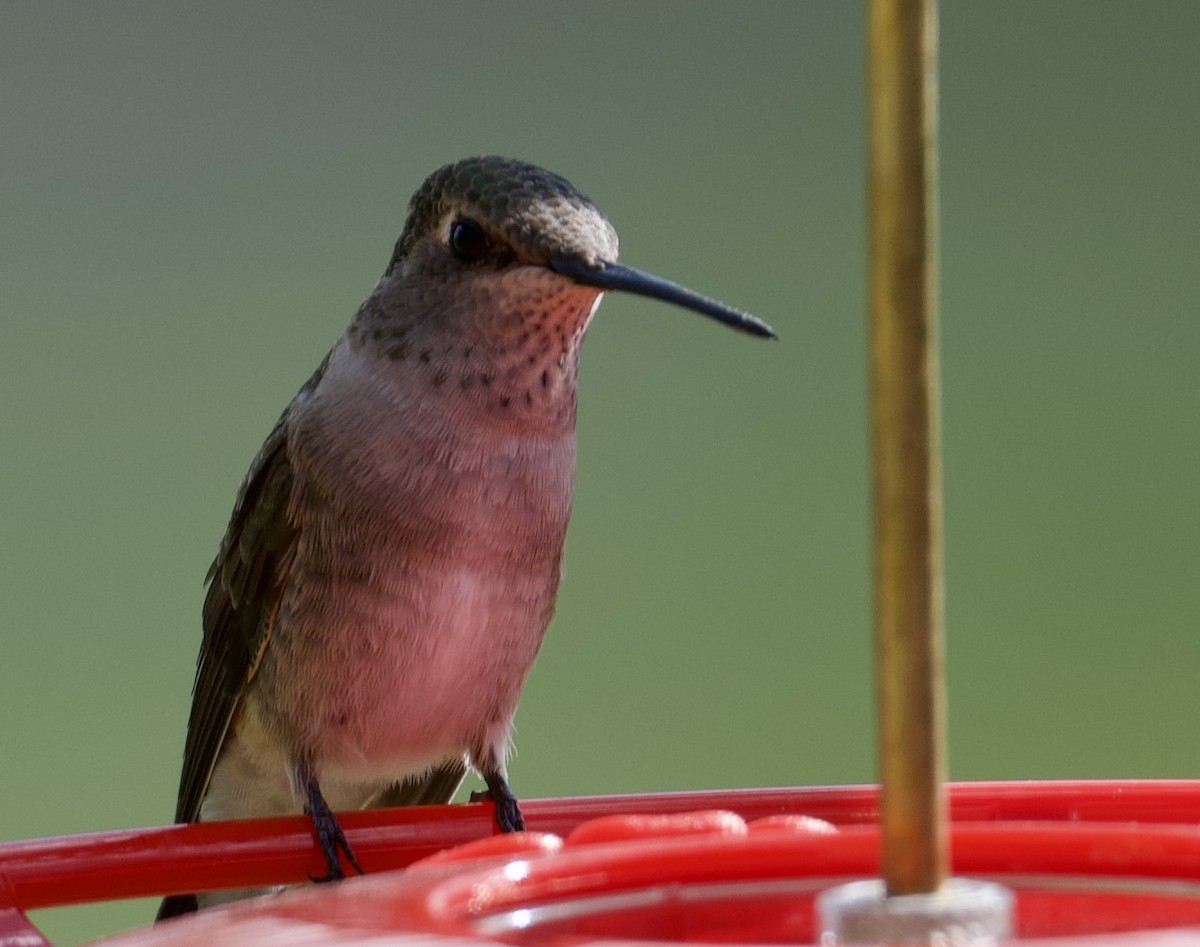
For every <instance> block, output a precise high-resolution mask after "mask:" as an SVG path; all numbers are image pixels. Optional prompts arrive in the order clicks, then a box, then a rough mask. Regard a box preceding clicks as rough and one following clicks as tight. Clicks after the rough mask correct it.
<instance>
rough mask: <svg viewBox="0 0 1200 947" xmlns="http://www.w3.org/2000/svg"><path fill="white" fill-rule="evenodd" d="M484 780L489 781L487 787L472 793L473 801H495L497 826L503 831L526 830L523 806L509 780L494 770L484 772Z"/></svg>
mask: <svg viewBox="0 0 1200 947" xmlns="http://www.w3.org/2000/svg"><path fill="white" fill-rule="evenodd" d="M483 781H484V782H485V783H487V789H486V790H485V791H483V792H473V793H471V801H472V802H488V801H490V802H493V803H495V805H496V812H495V816H496V828H498V829H499V830H500V831H501V832H504V833H508V832H524V831H525V817H524V816H522V815H521V807H520V806H518V805H517V797H516V796H514V795H513V791H512V789H510V788H509V785H508V780H506V779H505V778H504V777H503V776H501V775H500V774H499V773H497V772H496V771H494V770H487V771H485V772H484V773H483Z"/></svg>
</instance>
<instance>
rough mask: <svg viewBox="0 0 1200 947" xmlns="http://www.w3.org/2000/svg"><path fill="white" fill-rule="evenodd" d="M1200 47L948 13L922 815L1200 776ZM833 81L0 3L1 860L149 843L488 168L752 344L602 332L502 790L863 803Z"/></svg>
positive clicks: (720, 52) (642, 307) (854, 379)
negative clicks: (355, 352) (1032, 794)
mask: <svg viewBox="0 0 1200 947" xmlns="http://www.w3.org/2000/svg"><path fill="white" fill-rule="evenodd" d="M1198 47H1200V4H1197V3H1195V2H1194V0H1179V2H1159V3H1149V4H1129V3H1116V2H1099V3H1097V2H1083V0H1077V2H1054V3H1044V2H1033V0H1030V2H1021V3H985V2H965V3H949V4H946V6H945V9H944V10H943V13H942V49H943V53H942V69H941V73H942V93H941V103H942V113H941V114H942V121H941V125H942V127H941V141H942V153H941V237H942V270H943V275H942V314H943V340H942V341H943V345H942V355H943V376H944V459H945V488H946V550H947V569H946V572H947V582H948V593H947V625H948V634H949V676H950V680H949V688H950V696H951V714H950V729H951V755H950V767H951V773H952V775H953V776H954V777H955V778H958V779H979V778H1050V777H1103V776H1109V777H1131V776H1197V775H1200V748H1198V746H1197V738H1196V726H1195V719H1196V714H1197V695H1198V694H1200V688H1198V687H1197V685H1198V684H1200V635H1198V632H1200V539H1198V538H1197V537H1198V535H1200V372H1198V371H1197V361H1198V356H1200V290H1198V288H1197V285H1198V271H1200V266H1198V264H1200V252H1198V251H1200V238H1198V230H1197V210H1198V208H1200V183H1198V177H1200V176H1198V174H1197V169H1198V168H1200V134H1198V133H1197V122H1196V116H1197V111H1196V109H1197V102H1198V101H1200V66H1198V65H1197V58H1196V49H1197V48H1198ZM861 48H862V12H861V9H860V6H859V4H857V3H841V2H824V3H794V2H786V3H754V4H736V5H735V4H730V5H728V6H724V5H717V4H695V3H676V4H647V3H644V2H634V3H614V2H605V3H596V4H569V5H558V4H542V5H525V4H522V5H515V4H489V5H482V4H481V5H478V6H476V5H464V4H443V3H438V4H432V3H430V4H421V5H397V4H383V3H374V4H366V3H363V4H355V5H335V4H329V5H321V4H312V3H307V4H305V3H287V4H283V3H277V4H274V5H243V4H241V3H228V4H223V5H218V4H196V3H186V4H185V3H141V4H137V3H108V4H84V3H80V4H76V5H62V4H49V3H40V4H36V5H35V4H32V3H30V4H18V3H15V2H10V3H6V4H4V5H3V6H0V200H2V202H3V203H2V206H0V317H2V321H0V385H2V386H3V396H2V398H0V423H2V424H3V431H2V441H0V475H2V477H3V480H2V483H0V535H2V540H0V636H2V641H0V644H2V650H0V724H2V725H0V802H2V805H0V838H19V837H26V836H37V835H49V834H59V833H68V832H83V831H90V830H97V829H106V828H115V827H121V826H136V825H148V824H155V823H163V822H166V821H167V820H168V819H169V818H170V815H171V812H172V809H173V804H174V795H175V785H176V779H177V774H178V765H179V758H180V753H181V748H182V743H183V730H184V724H185V720H186V715H187V709H188V703H189V689H190V686H191V678H192V672H193V662H194V658H195V652H196V647H197V644H198V641H199V606H200V601H201V595H202V589H201V579H202V577H203V575H204V572H205V569H206V567H207V565H208V562H209V560H210V558H211V556H212V555H213V552H214V550H215V548H216V544H217V541H218V539H219V538H220V535H221V533H222V531H223V529H224V526H225V522H226V518H227V516H228V513H229V509H230V506H231V503H232V500H233V496H234V492H235V490H236V487H237V485H238V482H239V480H240V478H241V476H242V474H243V472H244V471H245V469H246V467H247V465H248V464H249V461H250V459H251V457H252V456H253V455H254V452H255V451H256V449H257V447H258V445H259V443H260V442H261V440H262V438H263V437H264V436H265V435H266V433H267V431H268V430H269V429H270V426H271V424H272V422H273V421H274V419H275V418H276V416H277V414H278V412H279V411H280V410H281V408H282V407H283V406H284V405H285V404H286V403H287V401H288V399H289V398H290V397H291V395H292V394H293V392H294V391H295V389H296V388H297V387H298V386H299V385H300V384H301V383H302V382H303V381H304V380H305V378H306V377H307V376H308V374H309V373H310V371H311V370H312V369H313V367H315V365H316V364H317V362H318V361H319V360H320V358H321V357H322V355H323V354H324V352H325V350H326V349H327V347H328V346H329V345H330V344H331V343H332V341H333V340H334V339H335V338H336V337H337V336H338V335H339V334H340V333H341V331H342V328H343V327H344V325H345V323H346V321H347V320H348V319H349V317H350V315H351V314H352V313H353V312H354V310H355V308H356V307H357V305H358V303H359V302H360V301H361V299H362V298H363V297H364V296H365V295H366V293H367V292H368V291H369V290H370V288H371V287H372V286H373V285H374V282H375V280H376V279H377V278H378V276H379V274H380V273H381V272H382V270H383V267H384V265H385V263H386V261H387V259H388V256H389V253H390V251H391V246H392V243H393V241H394V240H395V237H396V235H397V234H398V232H399V230H400V227H401V224H402V221H403V214H404V208H405V205H406V202H407V200H408V197H409V195H410V194H411V193H412V191H413V190H414V189H415V188H416V187H417V185H418V184H420V182H421V180H422V179H423V178H424V176H425V175H426V174H427V173H428V172H429V171H431V170H433V169H434V168H435V167H437V166H439V165H440V164H442V163H444V162H446V161H450V160H453V159H455V158H458V157H461V156H464V155H468V154H476V153H501V154H508V155H512V156H517V157H521V158H524V159H527V160H530V161H534V162H536V163H539V164H543V165H545V166H547V167H550V168H552V169H553V170H555V171H558V172H559V173H561V174H563V175H564V176H566V177H567V178H569V179H570V180H571V181H573V182H574V183H575V184H577V185H578V186H579V187H580V188H581V189H582V190H584V192H585V193H587V194H589V195H590V196H591V197H592V198H594V199H595V201H596V202H597V203H598V204H599V206H600V207H602V208H603V209H604V210H605V211H606V213H607V214H608V215H609V217H610V218H611V219H612V220H613V222H614V223H615V225H616V226H617V228H618V230H619V231H620V233H621V236H622V258H623V259H624V260H626V261H627V262H629V263H631V264H633V265H635V266H640V267H644V268H647V269H650V270H652V271H655V272H658V273H661V274H663V275H665V276H669V277H672V278H675V279H678V280H680V281H682V282H684V283H686V284H689V285H691V286H694V287H695V288H697V289H700V290H702V291H706V292H709V293H712V294H713V295H716V296H718V297H719V298H722V299H725V300H728V301H730V302H734V303H737V304H739V305H741V306H743V307H745V308H748V309H750V310H752V311H754V312H756V313H758V314H760V315H762V316H763V317H764V318H766V319H768V320H769V321H770V322H772V323H773V324H774V325H775V327H776V329H778V331H779V334H780V336H781V339H782V341H781V342H779V343H778V344H776V345H769V344H764V343H759V342H756V341H753V340H750V339H747V338H743V337H739V336H736V335H734V334H732V333H729V332H727V331H724V330H722V329H720V328H719V327H717V326H715V325H713V324H711V323H708V322H707V321H705V320H701V319H699V318H697V317H694V316H691V315H688V314H685V313H683V312H679V311H673V310H671V309H668V308H666V307H664V306H662V305H660V304H655V303H652V302H646V301H640V300H634V299H631V298H610V299H609V300H607V301H606V302H605V304H604V306H603V308H602V310H601V312H600V315H599V317H598V318H597V320H596V322H595V323H594V326H593V329H592V332H591V333H590V336H589V340H588V344H587V346H586V350H585V355H584V359H583V379H582V390H581V398H580V413H579V432H580V466H579V479H578V486H577V498H576V512H575V518H574V522H573V524H572V529H571V533H570V541H569V546H568V571H567V577H566V580H565V583H564V586H563V589H562V595H561V597H560V602H559V611H558V617H557V619H556V621H555V623H554V625H553V627H552V629H551V633H550V636H549V638H548V640H547V643H546V646H545V648H544V650H543V652H542V655H541V657H540V659H539V662H538V665H537V667H536V669H535V670H534V673H533V675H532V677H531V679H530V681H529V685H528V687H527V689H526V692H525V696H524V700H523V702H522V705H521V710H520V713H519V715H518V721H517V724H518V733H517V745H518V750H519V753H518V755H517V756H516V758H515V759H514V761H513V764H512V777H513V784H514V786H515V788H516V790H517V792H518V794H520V795H522V796H525V797H536V796H544V795H558V794H583V793H599V792H619V791H632V790H653V789H684V788H693V787H694V788H700V787H732V786H756V785H776V784H820V783H846V782H860V781H868V780H871V779H872V778H873V776H874V754H873V748H872V730H873V719H872V718H873V708H872V683H871V671H870V650H869V644H870V581H869V568H868V561H869V560H868V552H867V549H868V546H867V544H868V522H869V509H868V495H867V466H866V464H867V456H866V443H867V433H866V409H865V382H866V377H865V366H866V350H865V332H864V300H865V286H864V271H865V267H864V247H865V235H864V223H863V221H864V205H863V184H864V167H863V144H864V131H863V129H864V103H863V72H864V70H863V62H862V51H861ZM151 910H152V907H151V905H150V904H149V903H140V904H134V905H129V904H126V905H116V906H108V907H104V908H97V907H89V908H84V909H73V910H71V911H63V912H52V913H44V914H43V913H39V914H38V915H37V918H38V920H39V921H40V922H41V923H42V924H43V925H44V929H45V930H46V931H47V933H48V934H50V935H51V936H53V937H55V938H57V939H61V940H62V941H63V942H67V941H71V940H73V939H78V938H81V937H84V936H88V935H95V934H98V933H100V932H103V931H105V930H112V929H115V928H118V927H122V926H129V925H134V924H139V923H144V922H145V921H147V920H148V918H149V914H150V912H151Z"/></svg>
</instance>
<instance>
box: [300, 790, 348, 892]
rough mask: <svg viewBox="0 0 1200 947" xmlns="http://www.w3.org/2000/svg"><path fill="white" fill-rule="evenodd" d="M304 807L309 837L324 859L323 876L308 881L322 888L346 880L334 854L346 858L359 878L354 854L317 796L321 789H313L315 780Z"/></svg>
mask: <svg viewBox="0 0 1200 947" xmlns="http://www.w3.org/2000/svg"><path fill="white" fill-rule="evenodd" d="M307 789H308V805H306V806H305V807H304V808H305V810H306V811H307V812H308V814H309V816H310V817H311V818H312V823H313V834H315V835H316V837H317V845H318V847H320V849H321V854H322V856H324V858H325V867H326V872H325V874H323V875H309V876H308V877H309V878H310V879H311V880H312V881H313V882H315V883H317V884H324V883H325V882H329V881H341V880H342V879H343V878H345V877H346V872H345V870H344V869H343V868H342V863H341V859H340V858H339V857H338V853H339V852H341V854H342V855H345V856H346V861H348V862H349V863H350V865H351V867H352V868H353V869H354V870H355V871H356V872H358V873H359V874H360V875H361V874H362V873H363V870H362V868H361V867H360V866H359V864H358V859H357V858H355V857H354V851H353V849H351V848H350V843H349V842H348V841H346V833H345V832H343V831H342V827H341V825H339V824H338V820H337V816H335V815H334V814H333V810H332V809H330V808H329V804H328V803H327V802H326V801H325V797H324V796H322V795H321V789H320V787H319V786H318V785H317V781H316V779H310V780H309V781H308V786H307Z"/></svg>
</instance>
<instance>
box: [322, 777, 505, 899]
mask: <svg viewBox="0 0 1200 947" xmlns="http://www.w3.org/2000/svg"><path fill="white" fill-rule="evenodd" d="M304 788H305V791H306V792H307V794H308V802H307V803H306V804H305V806H304V811H305V812H307V813H308V814H309V816H311V817H312V823H313V833H314V834H315V835H316V837H317V845H318V846H320V848H321V854H322V855H323V856H324V857H325V867H326V869H327V870H326V872H325V874H324V875H321V876H320V877H315V876H313V875H309V878H311V879H312V880H313V881H315V882H317V883H318V884H320V883H323V882H326V881H340V880H341V879H342V878H345V877H346V873H345V871H343V870H342V863H341V860H340V859H339V858H338V851H339V850H340V851H341V853H342V854H343V855H345V856H346V861H348V862H349V863H350V864H351V866H353V868H354V870H355V871H357V872H358V873H359V874H360V875H361V874H362V873H363V870H362V868H360V867H359V864H358V859H356V858H355V857H354V852H353V851H352V850H351V848H350V843H349V842H347V841H346V833H345V832H343V831H342V827H341V826H340V825H339V824H338V820H337V816H335V815H334V814H333V810H332V809H330V808H329V803H327V802H326V801H325V797H324V796H322V795H321V787H320V786H319V785H317V778H316V777H315V776H309V777H308V781H307V782H306V783H305V785H304ZM515 802H516V800H514V804H515Z"/></svg>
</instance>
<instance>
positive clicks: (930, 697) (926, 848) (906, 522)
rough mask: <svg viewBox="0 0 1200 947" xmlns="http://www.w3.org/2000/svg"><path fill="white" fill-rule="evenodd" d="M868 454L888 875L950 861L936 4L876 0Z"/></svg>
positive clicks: (913, 882) (917, 875)
mask: <svg viewBox="0 0 1200 947" xmlns="http://www.w3.org/2000/svg"><path fill="white" fill-rule="evenodd" d="M867 72H868V76H867V90H868V97H869V108H868V111H869V155H870V157H869V172H868V173H869V206H870V211H869V213H870V228H869V229H870V284H871V288H870V308H871V317H870V322H871V331H870V336H871V452H872V466H873V475H872V476H873V482H872V490H873V502H874V572H875V575H874V581H875V649H876V686H877V690H878V715H879V767H880V781H881V783H882V790H883V797H882V804H881V813H880V815H881V821H882V846H883V852H882V865H883V873H884V879H885V882H886V885H887V892H888V894H889V895H903V894H916V893H922V892H931V891H934V890H936V889H937V888H938V887H939V886H940V885H941V883H942V882H943V880H944V879H945V877H946V868H947V863H948V861H949V858H948V843H947V830H946V807H945V801H944V797H943V787H942V783H943V782H944V780H945V776H946V758H945V743H946V741H945V684H944V680H943V653H944V643H943V637H944V628H943V615H942V613H943V585H942V582H943V578H942V509H941V469H940V447H939V417H938V399H939V380H938V354H937V254H936V229H935V221H936V213H937V199H936V198H937V192H936V146H937V9H936V0H868V2H867Z"/></svg>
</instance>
